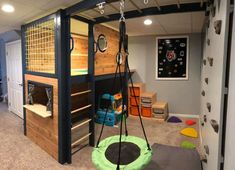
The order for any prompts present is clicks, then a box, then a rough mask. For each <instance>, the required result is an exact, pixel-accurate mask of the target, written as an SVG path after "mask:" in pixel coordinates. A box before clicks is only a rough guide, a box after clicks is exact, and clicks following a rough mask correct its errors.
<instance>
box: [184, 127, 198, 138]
mask: <svg viewBox="0 0 235 170" xmlns="http://www.w3.org/2000/svg"><path fill="white" fill-rule="evenodd" d="M180 133H181V134H182V135H184V136H188V137H191V138H197V137H198V133H197V131H196V130H195V129H194V128H185V129H183V130H181V132H180Z"/></svg>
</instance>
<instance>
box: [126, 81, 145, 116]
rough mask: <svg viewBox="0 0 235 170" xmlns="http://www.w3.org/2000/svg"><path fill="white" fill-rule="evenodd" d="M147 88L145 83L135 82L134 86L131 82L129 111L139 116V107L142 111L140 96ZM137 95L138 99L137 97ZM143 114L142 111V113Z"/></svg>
mask: <svg viewBox="0 0 235 170" xmlns="http://www.w3.org/2000/svg"><path fill="white" fill-rule="evenodd" d="M144 90H145V84H144V83H134V84H133V87H132V86H131V84H129V90H128V94H129V113H130V114H131V115H134V116H138V109H139V111H140V112H141V108H140V98H141V95H142V93H143V91H144ZM135 97H136V99H135ZM140 114H141V113H140Z"/></svg>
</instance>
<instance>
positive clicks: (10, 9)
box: [2, 4, 15, 13]
mask: <svg viewBox="0 0 235 170" xmlns="http://www.w3.org/2000/svg"><path fill="white" fill-rule="evenodd" d="M2 10H3V11H4V12H7V13H12V12H14V11H15V8H14V7H13V6H12V5H10V4H4V5H2Z"/></svg>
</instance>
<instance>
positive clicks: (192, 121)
mask: <svg viewBox="0 0 235 170" xmlns="http://www.w3.org/2000/svg"><path fill="white" fill-rule="evenodd" d="M185 123H186V125H189V126H192V125H195V124H196V123H197V122H196V121H194V120H186V121H185Z"/></svg>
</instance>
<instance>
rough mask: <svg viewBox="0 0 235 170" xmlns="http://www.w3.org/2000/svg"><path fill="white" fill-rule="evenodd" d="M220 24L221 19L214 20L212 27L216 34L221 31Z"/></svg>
mask: <svg viewBox="0 0 235 170" xmlns="http://www.w3.org/2000/svg"><path fill="white" fill-rule="evenodd" d="M221 26H222V20H216V21H215V22H214V29H215V33H216V34H220V32H221Z"/></svg>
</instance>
